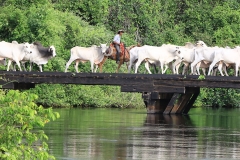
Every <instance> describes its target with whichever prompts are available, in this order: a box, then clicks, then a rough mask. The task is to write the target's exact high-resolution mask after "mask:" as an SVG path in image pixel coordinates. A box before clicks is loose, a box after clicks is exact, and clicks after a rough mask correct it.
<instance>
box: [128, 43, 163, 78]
mask: <svg viewBox="0 0 240 160" xmlns="http://www.w3.org/2000/svg"><path fill="white" fill-rule="evenodd" d="M146 46H147V45H144V46H141V47H134V48H132V49H131V50H130V51H129V54H130V59H129V65H128V73H130V72H131V68H132V65H135V64H136V62H137V61H138V53H139V52H141V51H142V50H144V47H146ZM149 65H155V66H154V67H156V66H160V64H159V61H151V60H146V59H145V68H146V70H147V71H148V73H149V74H152V72H151V71H150V69H149ZM134 68H135V67H134ZM155 70H156V68H155Z"/></svg>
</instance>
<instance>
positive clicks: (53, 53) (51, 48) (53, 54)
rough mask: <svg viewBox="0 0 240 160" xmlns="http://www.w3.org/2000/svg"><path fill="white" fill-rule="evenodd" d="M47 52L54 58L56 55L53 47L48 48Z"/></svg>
mask: <svg viewBox="0 0 240 160" xmlns="http://www.w3.org/2000/svg"><path fill="white" fill-rule="evenodd" d="M48 52H50V53H52V56H53V57H55V56H56V55H57V54H56V49H55V47H54V46H50V47H49V49H48Z"/></svg>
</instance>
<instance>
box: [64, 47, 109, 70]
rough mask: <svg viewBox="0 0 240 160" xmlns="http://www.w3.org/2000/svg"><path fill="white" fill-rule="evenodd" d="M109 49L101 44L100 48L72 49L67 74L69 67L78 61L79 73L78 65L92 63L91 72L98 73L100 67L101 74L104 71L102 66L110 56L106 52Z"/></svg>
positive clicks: (76, 66)
mask: <svg viewBox="0 0 240 160" xmlns="http://www.w3.org/2000/svg"><path fill="white" fill-rule="evenodd" d="M107 49H108V46H107V44H100V46H99V47H98V46H96V45H93V46H91V47H79V46H76V47H73V48H72V49H71V52H70V53H71V56H70V59H69V61H68V62H67V64H66V68H65V72H67V69H68V67H69V65H70V64H71V63H72V62H73V61H76V65H75V70H76V72H77V73H78V64H79V62H82V63H84V62H87V61H90V63H91V71H92V72H96V71H97V68H98V66H99V68H100V72H101V71H102V65H103V63H104V61H105V60H106V58H107V56H110V54H109V55H108V54H107V53H106V50H107ZM94 64H96V68H95V70H94Z"/></svg>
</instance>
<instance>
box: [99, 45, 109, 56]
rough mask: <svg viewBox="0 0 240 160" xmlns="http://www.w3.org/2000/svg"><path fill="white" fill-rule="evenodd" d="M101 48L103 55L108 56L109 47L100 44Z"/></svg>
mask: <svg viewBox="0 0 240 160" xmlns="http://www.w3.org/2000/svg"><path fill="white" fill-rule="evenodd" d="M100 48H101V52H102V54H104V55H105V54H106V51H107V49H108V46H107V44H100Z"/></svg>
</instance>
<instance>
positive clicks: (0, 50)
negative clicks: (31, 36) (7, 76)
mask: <svg viewBox="0 0 240 160" xmlns="http://www.w3.org/2000/svg"><path fill="white" fill-rule="evenodd" d="M31 53H32V47H31V45H30V44H29V43H22V44H16V43H9V42H5V41H1V42H0V57H1V58H2V59H3V58H7V59H8V66H7V71H9V67H10V66H11V63H12V61H15V62H16V63H17V65H18V67H19V69H20V71H22V68H21V66H20V61H21V60H22V59H23V58H24V56H25V55H26V54H31Z"/></svg>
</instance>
